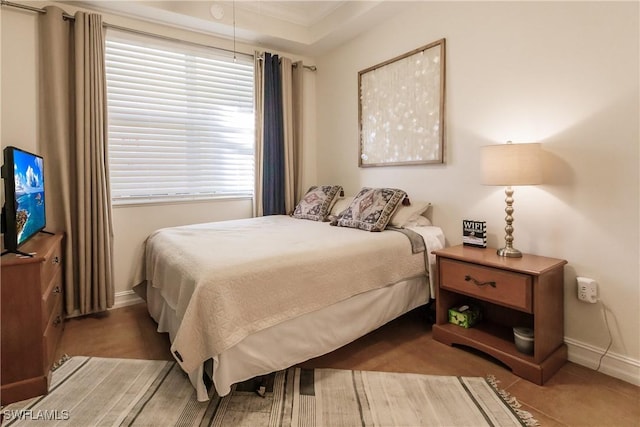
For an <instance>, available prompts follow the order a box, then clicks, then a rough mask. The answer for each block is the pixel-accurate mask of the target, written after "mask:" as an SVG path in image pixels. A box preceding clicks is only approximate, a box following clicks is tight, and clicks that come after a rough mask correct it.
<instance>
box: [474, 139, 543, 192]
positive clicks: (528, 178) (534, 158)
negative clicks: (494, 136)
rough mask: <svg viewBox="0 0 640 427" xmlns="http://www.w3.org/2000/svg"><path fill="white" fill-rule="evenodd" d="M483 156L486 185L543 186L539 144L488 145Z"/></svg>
mask: <svg viewBox="0 0 640 427" xmlns="http://www.w3.org/2000/svg"><path fill="white" fill-rule="evenodd" d="M481 154H482V155H481V157H482V183H483V184H485V185H503V186H512V185H535V184H542V171H541V164H540V163H541V162H540V144H539V143H528V144H511V143H507V144H499V145H487V146H484V147H482V151H481Z"/></svg>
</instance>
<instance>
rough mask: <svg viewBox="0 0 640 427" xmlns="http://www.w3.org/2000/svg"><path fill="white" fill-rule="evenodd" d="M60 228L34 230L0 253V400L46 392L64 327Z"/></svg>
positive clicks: (5, 400)
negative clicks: (8, 251)
mask: <svg viewBox="0 0 640 427" xmlns="http://www.w3.org/2000/svg"><path fill="white" fill-rule="evenodd" d="M62 237H63V236H62V234H55V235H50V234H46V233H39V234H38V235H36V236H35V237H33V238H32V239H31V240H29V241H28V242H27V243H25V244H24V245H23V246H22V247H21V248H20V250H21V251H22V252H26V253H30V254H34V256H33V257H22V256H18V255H15V254H6V255H3V256H2V286H1V287H2V295H1V298H2V299H1V300H0V309H1V323H0V335H1V336H2V347H1V349H0V365H1V366H0V375H1V377H0V381H1V383H2V389H1V397H2V399H1V400H2V405H6V404H8V403H12V402H16V401H19V400H24V399H27V398H30V397H33V396H38V395H42V394H46V393H47V391H48V388H49V376H50V368H51V366H52V364H53V363H54V360H53V359H54V357H55V352H56V346H57V344H58V341H59V339H60V336H61V335H62V330H63V328H64V314H63V298H62V297H63V294H62V293H63V289H64V286H63V280H64V276H63V271H62V270H63V267H64V266H63V262H62V260H63V258H62V243H63V242H62V241H63V238H62Z"/></svg>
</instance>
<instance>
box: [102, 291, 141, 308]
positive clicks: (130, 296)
mask: <svg viewBox="0 0 640 427" xmlns="http://www.w3.org/2000/svg"><path fill="white" fill-rule="evenodd" d="M141 302H144V300H143V299H142V298H140V297H139V296H138V294H136V293H135V292H134V291H133V290H128V291H122V292H116V294H115V298H114V301H113V307H111V308H110V310H113V309H116V308H122V307H126V306H128V305H134V304H140V303H141Z"/></svg>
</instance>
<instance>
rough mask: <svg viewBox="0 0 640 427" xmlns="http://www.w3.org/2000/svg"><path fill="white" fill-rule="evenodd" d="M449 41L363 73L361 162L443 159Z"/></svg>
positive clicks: (377, 163)
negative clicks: (446, 56)
mask: <svg viewBox="0 0 640 427" xmlns="http://www.w3.org/2000/svg"><path fill="white" fill-rule="evenodd" d="M445 51H446V50H445V39H440V40H437V41H435V42H433V43H429V44H427V45H426V46H422V47H420V48H418V49H415V50H412V51H410V52H407V53H405V54H403V55H400V56H398V57H396V58H393V59H390V60H388V61H385V62H382V63H380V64H378V65H374V66H373V67H370V68H367V69H365V70H362V71H360V72H358V122H359V123H358V124H359V146H360V148H359V152H358V166H359V167H371V166H399V165H419V164H432V163H444V144H445V121H444V106H445V69H446V68H445Z"/></svg>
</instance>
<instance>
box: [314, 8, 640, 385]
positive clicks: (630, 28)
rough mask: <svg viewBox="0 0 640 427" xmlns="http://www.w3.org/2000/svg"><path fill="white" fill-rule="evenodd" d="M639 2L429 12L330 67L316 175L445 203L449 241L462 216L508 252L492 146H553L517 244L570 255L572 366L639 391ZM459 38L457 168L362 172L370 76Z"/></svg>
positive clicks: (441, 213) (452, 65)
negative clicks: (586, 290) (591, 292)
mask: <svg viewBox="0 0 640 427" xmlns="http://www.w3.org/2000/svg"><path fill="white" fill-rule="evenodd" d="M638 16H639V10H638V3H637V2H627V3H610V2H601V3H600V2H584V3H583V2H566V3H560V2H492V3H489V2H416V3H415V4H414V5H413V6H412V8H411V10H410V11H408V12H404V13H402V14H401V15H398V16H395V17H390V19H389V20H388V21H386V22H385V23H384V24H382V25H380V26H376V27H375V28H372V29H371V30H369V31H368V32H367V33H365V34H362V35H361V36H359V37H358V38H357V39H355V40H353V41H351V42H350V43H347V44H345V45H343V46H341V47H340V48H338V49H336V50H334V51H332V52H329V53H328V54H326V55H324V56H322V57H319V58H317V64H318V69H319V72H318V80H317V96H318V124H317V127H318V178H319V181H320V182H326V183H335V184H341V185H343V186H344V187H345V189H346V191H347V192H349V193H355V192H356V191H357V190H358V189H359V188H360V187H361V186H363V185H368V186H393V187H399V188H403V189H405V190H406V191H407V192H408V193H409V195H410V196H411V197H412V198H414V199H424V200H428V201H430V202H432V203H433V215H432V219H433V221H434V222H435V224H437V225H440V226H441V227H442V228H443V229H444V232H445V234H446V236H447V240H448V243H449V244H451V245H454V244H460V243H461V240H462V239H461V222H462V219H484V220H486V221H487V223H488V233H489V244H490V246H493V247H496V246H497V245H502V244H503V241H502V239H503V237H504V231H503V228H504V206H505V204H504V201H503V200H504V192H503V191H504V189H503V188H499V187H488V186H482V185H481V184H480V170H479V162H478V158H479V152H480V147H481V146H482V145H487V144H497V143H503V142H506V141H507V140H513V141H515V142H541V143H543V148H544V150H545V152H546V154H547V157H548V158H547V161H548V164H547V166H548V170H547V171H546V172H547V173H546V182H545V184H544V185H541V186H536V187H520V188H516V191H515V195H514V198H515V204H514V208H515V213H514V217H515V222H514V227H515V234H514V235H515V242H514V243H515V247H516V248H518V249H520V250H522V251H524V252H530V253H534V254H538V255H544V256H551V257H556V258H563V259H566V260H568V262H569V263H568V265H567V267H566V269H565V335H566V338H567V342H568V343H569V344H570V358H571V359H572V360H575V361H577V362H579V363H583V364H586V365H588V366H592V367H594V366H595V365H596V364H597V358H598V357H599V355H600V354H601V352H603V351H604V349H605V348H606V346H607V344H608V332H607V327H606V325H605V322H604V321H603V316H602V308H601V305H600V304H597V305H588V304H585V303H581V302H579V301H578V300H577V298H576V285H575V277H576V275H579V276H587V277H591V278H594V279H595V280H597V281H598V282H599V284H600V287H599V289H600V292H601V298H602V301H603V302H604V304H605V305H606V307H608V309H609V311H608V319H609V325H610V326H611V333H612V335H613V345H612V347H611V353H610V357H607V358H605V360H604V361H603V370H605V371H607V370H608V371H609V372H610V373H612V374H614V375H616V376H622V377H625V378H626V379H629V378H631V379H630V380H631V381H632V382H636V383H639V384H640V334H639V333H638V330H640V329H639V327H640V314H639V313H640V279H639V277H640V276H639V259H640V252H639V239H640V237H639V228H638V220H639V210H638V202H639V197H638V196H639V189H640V187H639V183H638V179H639V178H638V165H639V153H638V145H639V137H640V136H639V129H638V120H639V109H638V105H639V96H638V77H639V66H638V61H639V42H638V40H639V30H638V26H639V24H638ZM440 38H446V43H447V47H446V49H447V51H446V55H447V59H446V62H447V63H446V67H447V71H446V79H447V80H446V85H447V87H446V102H447V105H446V131H447V142H446V152H447V154H446V164H444V165H428V166H403V167H384V168H362V169H360V168H358V167H357V156H358V116H357V113H358V98H357V95H358V89H357V73H358V71H359V70H363V69H365V68H368V67H370V66H373V65H375V64H378V63H380V62H383V61H385V60H387V59H389V58H393V57H395V56H397V55H400V54H402V53H405V52H408V51H411V50H413V49H415V48H417V47H420V46H423V45H425V44H427V43H429V42H432V41H435V40H437V39H440Z"/></svg>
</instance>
